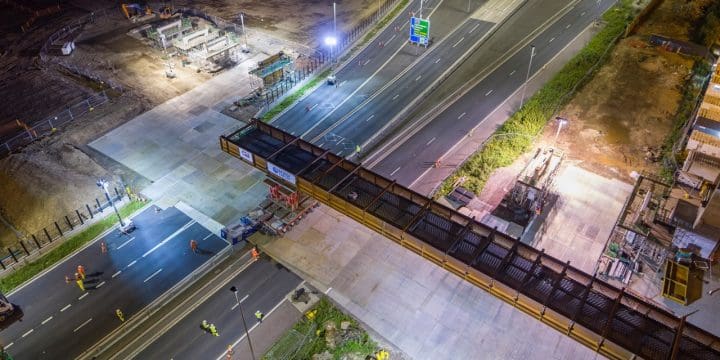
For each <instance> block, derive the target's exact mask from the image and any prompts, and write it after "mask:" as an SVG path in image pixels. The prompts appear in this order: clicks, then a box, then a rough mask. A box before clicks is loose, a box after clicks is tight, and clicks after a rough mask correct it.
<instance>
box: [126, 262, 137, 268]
mask: <svg viewBox="0 0 720 360" xmlns="http://www.w3.org/2000/svg"><path fill="white" fill-rule="evenodd" d="M136 263H137V260H133V261H131V262H130V263H129V264H127V266H126V267H125V268H129V267H131V266H133V265H135V264H136Z"/></svg>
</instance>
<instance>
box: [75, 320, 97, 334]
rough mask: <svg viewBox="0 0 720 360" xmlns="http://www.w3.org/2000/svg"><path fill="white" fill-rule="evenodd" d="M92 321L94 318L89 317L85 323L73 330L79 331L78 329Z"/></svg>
mask: <svg viewBox="0 0 720 360" xmlns="http://www.w3.org/2000/svg"><path fill="white" fill-rule="evenodd" d="M91 321H92V318H89V319H87V321H85V322H84V323H82V324H80V326H78V327H76V328H75V330H73V332H77V331H78V330H80V328H81V327H83V326H85V325H87V324H88V323H89V322H91Z"/></svg>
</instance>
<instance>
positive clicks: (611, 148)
mask: <svg viewBox="0 0 720 360" xmlns="http://www.w3.org/2000/svg"><path fill="white" fill-rule="evenodd" d="M682 4H685V2H684V1H681V0H669V1H665V2H663V3H662V4H661V5H660V6H659V7H658V8H657V9H655V10H654V11H653V12H652V14H651V15H650V17H649V18H648V19H647V20H646V21H645V22H644V23H643V24H641V25H640V26H639V27H638V28H637V30H636V32H635V34H633V35H631V36H629V37H627V38H624V39H621V40H620V41H619V43H618V44H617V46H616V47H615V49H613V50H612V52H611V54H610V55H609V58H608V60H607V62H606V63H605V64H604V65H603V66H602V67H600V69H599V70H598V71H597V72H596V73H595V74H594V77H593V78H592V79H591V80H590V81H589V82H588V83H587V84H585V85H584V86H583V87H582V88H581V89H580V90H579V91H578V92H577V93H576V94H575V95H574V97H573V99H572V100H571V101H570V102H569V103H568V104H567V105H566V106H565V107H564V108H562V109H561V110H559V111H558V114H557V115H558V116H562V117H565V118H567V119H568V120H569V121H568V122H567V124H566V125H565V126H563V127H562V129H561V131H560V133H559V136H557V138H556V133H557V126H558V123H557V122H556V121H554V120H552V121H550V122H549V123H548V126H547V127H546V128H545V130H544V132H543V133H542V134H541V137H540V139H539V140H538V141H536V143H535V147H534V148H533V149H532V150H531V151H529V152H528V153H526V154H525V155H524V156H522V157H521V158H519V159H518V160H516V161H515V162H514V163H513V164H512V165H510V166H508V167H505V168H501V169H498V170H497V171H496V172H495V173H494V174H493V175H492V176H491V178H490V179H489V180H488V182H487V184H486V186H485V188H484V189H483V191H482V194H480V196H479V199H478V200H479V201H477V203H478V204H479V205H478V206H479V207H480V208H481V209H480V210H484V211H489V210H490V209H492V208H494V206H496V204H498V203H499V202H500V200H501V199H502V197H503V196H504V195H505V194H506V193H507V192H508V191H509V190H510V189H512V185H513V183H514V180H515V177H516V176H517V174H518V173H519V172H520V171H521V170H522V169H523V167H524V166H525V164H526V163H527V161H528V160H529V158H530V154H532V153H533V152H534V151H535V149H536V148H537V147H548V146H556V147H558V148H560V149H562V150H563V151H564V152H565V161H564V162H563V165H562V167H561V169H560V171H559V172H558V175H557V177H556V179H555V184H554V192H555V193H557V194H558V198H557V201H556V202H554V203H551V204H550V206H549V209H547V208H546V211H545V212H544V213H543V214H542V216H541V219H540V220H542V221H543V222H542V224H541V225H540V226H539V227H538V228H537V229H536V230H537V232H536V233H535V237H534V240H533V244H534V246H535V247H537V248H544V249H545V251H546V253H548V254H549V255H552V256H555V257H557V258H559V259H562V260H566V261H568V260H569V261H571V263H572V265H573V266H575V267H578V268H580V269H582V270H584V271H586V272H590V273H593V272H594V271H595V269H596V263H597V261H598V259H599V257H600V255H601V254H602V252H603V251H604V250H605V245H606V242H607V239H608V237H609V234H610V232H611V231H612V228H613V226H614V225H615V220H616V219H617V216H618V215H619V213H620V210H621V209H622V206H623V204H624V202H625V200H626V199H627V196H629V195H630V192H631V190H632V184H633V183H634V176H635V175H636V174H639V173H642V172H645V173H658V172H659V170H660V166H661V165H660V163H659V162H658V161H657V158H658V157H659V155H660V151H659V150H660V147H661V146H662V144H663V142H664V141H665V139H666V137H667V136H668V135H669V134H670V133H671V131H672V128H673V126H674V124H673V121H674V115H675V113H676V111H677V109H678V104H679V101H680V98H681V96H682V94H681V91H682V89H683V85H684V83H685V81H686V79H688V77H689V76H690V75H691V69H692V66H693V60H692V59H691V58H689V57H685V56H682V55H678V54H674V53H668V52H666V51H664V50H663V49H661V48H656V47H653V46H650V45H649V44H648V42H647V40H648V37H649V35H651V34H660V35H664V36H667V37H670V38H675V39H680V40H686V41H687V40H688V38H689V35H688V34H689V31H690V29H691V27H692V24H694V23H695V21H696V19H695V18H693V17H692V16H690V15H689V14H692V12H678V10H677V9H678V8H679V7H680V6H681V5H682ZM651 275H652V274H651ZM707 276H708V277H709V276H710V274H708V275H707ZM651 279H652V280H651ZM708 279H709V278H708ZM647 281H651V282H652V284H648V283H647ZM659 285H660V283H659V277H657V276H644V277H642V276H636V277H634V280H633V281H631V284H630V286H629V289H628V291H631V292H633V293H634V294H636V295H639V296H641V297H644V298H646V299H647V300H648V301H652V302H655V303H658V304H661V306H662V305H663V304H664V305H666V307H667V305H669V304H666V301H664V300H663V299H662V297H660V296H659V288H658V286H659ZM668 309H669V310H675V312H676V313H677V314H678V315H683V314H684V313H685V312H684V311H683V310H682V309H678V308H677V307H674V306H673V309H670V308H668ZM698 325H701V326H703V327H705V326H707V325H708V324H704V323H698ZM713 327H714V326H710V327H708V328H707V329H708V330H709V331H712V332H714V333H716V334H717V333H718V332H717V330H720V329H714V328H713Z"/></svg>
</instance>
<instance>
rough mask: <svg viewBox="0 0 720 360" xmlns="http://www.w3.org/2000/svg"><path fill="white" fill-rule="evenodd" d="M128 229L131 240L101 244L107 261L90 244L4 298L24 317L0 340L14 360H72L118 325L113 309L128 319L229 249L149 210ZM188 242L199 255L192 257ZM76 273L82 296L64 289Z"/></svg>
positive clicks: (175, 216)
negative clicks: (82, 276) (81, 274)
mask: <svg viewBox="0 0 720 360" xmlns="http://www.w3.org/2000/svg"><path fill="white" fill-rule="evenodd" d="M133 222H134V223H135V224H136V225H137V229H136V230H135V231H133V232H132V233H131V234H129V235H123V234H120V233H119V231H117V230H113V231H112V232H110V233H108V234H107V235H106V236H104V237H103V238H102V240H104V241H105V242H106V244H107V246H108V252H107V254H103V253H102V252H101V249H100V241H96V242H94V243H92V244H91V245H90V246H88V247H86V248H85V249H83V250H81V251H79V252H76V253H75V254H74V255H72V256H70V257H69V258H68V259H66V260H65V261H63V262H62V263H60V264H59V265H57V266H56V267H54V268H52V269H51V270H50V271H48V272H47V273H45V274H43V275H42V276H41V277H39V278H37V279H36V280H34V281H32V282H30V283H28V284H27V285H25V286H24V287H22V288H20V289H19V290H17V291H15V292H14V293H12V294H10V296H8V298H9V299H10V301H11V302H13V303H15V304H18V305H20V307H21V308H22V309H23V311H24V313H25V316H24V318H23V320H22V322H16V323H13V324H12V325H10V326H9V327H8V328H7V329H5V330H3V331H2V332H1V333H0V342H2V343H3V344H5V349H6V350H7V351H8V352H9V353H10V354H11V355H12V356H13V357H14V358H15V359H20V360H21V359H72V358H74V357H76V356H77V355H79V354H80V353H82V352H83V351H85V350H86V349H87V348H89V347H90V346H92V345H93V344H95V343H96V342H97V341H99V340H100V339H101V338H102V337H104V336H105V335H107V334H108V333H110V332H111V331H112V330H114V329H115V328H116V327H118V326H119V325H120V320H119V319H118V318H117V317H116V315H115V310H116V309H121V311H122V312H123V313H124V315H125V318H126V319H127V318H129V317H132V316H133V315H134V314H136V313H137V312H138V311H139V310H141V309H142V308H143V307H145V306H146V305H147V304H149V303H150V302H152V301H153V300H155V299H156V298H157V297H158V296H159V295H161V294H162V293H164V292H165V291H166V290H168V289H169V288H171V287H172V286H173V285H175V284H176V283H177V282H179V281H180V280H181V279H183V278H184V277H185V276H187V275H188V274H190V273H191V272H192V271H193V270H194V269H196V268H197V267H199V266H200V265H202V264H203V263H205V262H206V261H207V260H208V259H210V258H211V257H212V256H213V254H215V253H217V252H219V251H220V250H222V249H223V248H225V247H226V246H229V245H228V244H227V243H226V242H225V241H223V240H222V239H220V238H219V237H217V236H215V235H213V234H212V233H210V232H209V231H208V230H207V229H205V228H204V227H202V226H201V225H200V224H198V223H196V222H195V221H194V220H192V219H190V218H189V217H188V216H187V215H185V214H183V213H182V212H180V211H179V210H177V209H175V208H168V209H166V210H163V211H161V212H159V213H156V212H155V209H154V207H150V208H148V209H147V210H145V211H144V212H142V213H141V214H139V215H138V216H136V217H135V218H133ZM191 239H195V240H197V241H198V243H199V248H200V250H201V251H200V253H192V251H190V247H189V243H190V240H191ZM78 265H83V266H84V267H85V271H86V274H87V278H86V281H85V287H86V289H87V291H85V292H83V291H81V290H80V289H79V287H78V286H77V285H76V284H75V282H74V281H73V282H71V283H69V284H68V283H66V282H65V276H66V275H69V276H70V277H72V276H73V274H74V273H75V271H76V268H77V266H78Z"/></svg>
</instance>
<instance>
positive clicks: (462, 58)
mask: <svg viewBox="0 0 720 360" xmlns="http://www.w3.org/2000/svg"><path fill="white" fill-rule="evenodd" d="M528 1H529V0H522V2H521V3H520V5H518V6H516V7H515V9H513V10H512V11H511V12H510V13H509V14H507V16H505V17H504V18H503V19H502V20H501V21H499V22H498V23H496V24H495V25H493V27H492V28H491V29H490V31H488V32H487V34H485V35H484V36H483V37H482V38H480V39H479V40H478V41H476V42H475V44H474V45H473V46H472V47H471V48H470V49H468V51H466V52H465V53H463V55H462V56H460V57H459V58H458V59H457V60H455V62H454V63H453V64H452V65H451V66H450V67H448V69H447V70H445V71H444V72H443V73H442V74H440V76H438V77H437V78H435V80H434V81H433V82H432V84H430V86H427V87H426V88H425V89H423V91H422V92H420V93H419V94H418V95H417V96H415V97H414V98H413V99H412V101H410V103H409V104H407V105H406V106H405V107H404V108H403V109H402V110H400V112H398V113H397V115H395V116H393V117H392V119H390V121H388V122H387V123H386V124H385V126H383V127H382V128H380V130H379V131H377V132H376V133H375V135H373V136H371V137H370V138H369V139H368V140H366V141H365V142H364V143H362V144H361V145H360V147H361V148H363V149H365V148H371V147H372V146H373V144H374V143H376V142H378V141H382V139H383V138H384V137H385V133H386V131H387V132H388V133H390V132H391V131H388V129H389V128H390V127H391V126H392V127H394V126H396V125H398V124H397V123H398V122H399V121H400V120H401V119H403V118H405V116H406V115H407V113H408V111H409V109H411V108H413V107H414V106H415V104H417V102H418V101H420V99H422V98H423V97H425V95H426V94H428V93H429V92H431V91H434V90H435V88H436V87H437V85H438V84H440V83H441V82H443V81H445V79H446V78H447V77H448V76H449V75H450V74H452V73H453V72H454V71H455V70H456V69H457V67H458V66H459V65H460V64H461V63H463V62H464V61H465V60H466V59H467V58H468V57H469V56H470V55H471V54H472V53H474V52H475V51H476V50H477V49H479V48H480V47H481V46H482V44H484V43H485V42H486V41H487V40H488V39H489V38H490V37H492V36H493V35H494V34H495V32H496V31H497V30H498V29H499V28H500V27H501V26H502V25H503V24H504V23H505V22H506V21H507V19H509V18H510V17H512V16H513V15H515V14H516V13H517V12H518V11H519V10H520V9H521V8H523V7H524V6H525V5H526V4H527V3H528ZM354 155H355V156H356V157H358V158H359V157H360V153H355V154H354Z"/></svg>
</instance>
